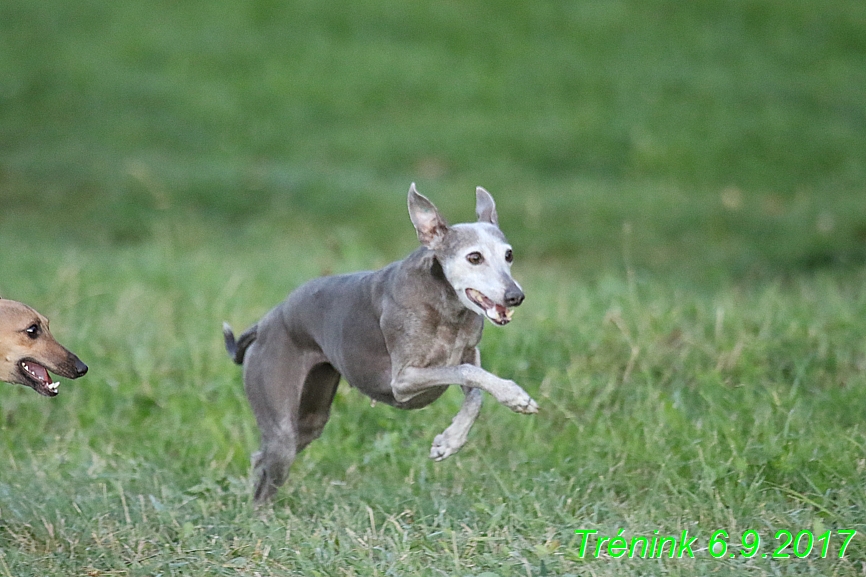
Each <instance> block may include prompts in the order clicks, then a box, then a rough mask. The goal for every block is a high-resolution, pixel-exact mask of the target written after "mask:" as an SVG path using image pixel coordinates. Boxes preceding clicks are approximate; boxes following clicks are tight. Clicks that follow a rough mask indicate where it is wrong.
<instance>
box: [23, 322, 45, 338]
mask: <svg viewBox="0 0 866 577" xmlns="http://www.w3.org/2000/svg"><path fill="white" fill-rule="evenodd" d="M25 332H26V333H27V336H28V337H30V338H31V339H35V338H38V337H39V335H40V334H42V329H40V328H39V325H30V326H29V327H27V329H25Z"/></svg>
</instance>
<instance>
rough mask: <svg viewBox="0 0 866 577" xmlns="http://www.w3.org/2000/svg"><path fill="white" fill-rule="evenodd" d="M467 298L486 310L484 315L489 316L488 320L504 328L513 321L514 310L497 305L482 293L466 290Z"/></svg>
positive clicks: (470, 289)
mask: <svg viewBox="0 0 866 577" xmlns="http://www.w3.org/2000/svg"><path fill="white" fill-rule="evenodd" d="M466 296H467V297H469V300H471V301H472V302H474V303H475V304H477V305H478V306H479V307H481V308H482V309H484V314H485V315H487V318H488V319H490V321H491V322H493V323H495V324H497V325H499V326H503V325H507V324H508V323H509V322H510V321H511V315H512V314H514V311H513V310H512V309H509V308H507V307H504V306H502V305H499V304H496V303H495V302H493V301H492V300H491V299H489V298H488V297H486V296H485V295H483V294H482V293H481V292H480V291H477V290H475V289H472V288H468V289H466Z"/></svg>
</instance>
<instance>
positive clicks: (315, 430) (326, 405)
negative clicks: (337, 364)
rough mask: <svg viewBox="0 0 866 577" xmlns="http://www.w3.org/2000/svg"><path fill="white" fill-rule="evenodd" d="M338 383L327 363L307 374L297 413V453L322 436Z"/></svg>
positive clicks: (334, 372) (336, 374) (333, 370)
mask: <svg viewBox="0 0 866 577" xmlns="http://www.w3.org/2000/svg"><path fill="white" fill-rule="evenodd" d="M339 383H340V373H338V372H337V370H336V369H334V367H332V366H331V365H330V364H329V363H319V364H318V365H315V366H314V367H313V368H312V369H310V372H309V373H307V378H306V379H305V380H304V390H303V392H302V393H301V406H300V409H299V411H298V444H297V446H298V452H301V451H302V450H303V449H304V447H306V446H307V445H309V444H310V443H311V442H312V441H313V440H315V439H318V438H319V435H321V434H322V429H324V428H325V424H326V423H327V422H328V417H330V416H331V403H332V402H333V401H334V395H335V394H336V392H337V385H338V384H339Z"/></svg>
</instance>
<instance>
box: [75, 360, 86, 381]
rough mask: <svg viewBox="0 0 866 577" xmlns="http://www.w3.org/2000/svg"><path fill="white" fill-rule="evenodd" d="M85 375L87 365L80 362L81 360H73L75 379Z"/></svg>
mask: <svg viewBox="0 0 866 577" xmlns="http://www.w3.org/2000/svg"><path fill="white" fill-rule="evenodd" d="M85 373H87V365H85V364H84V363H82V362H81V359H75V377H76V378H78V377H83V376H84V375H85Z"/></svg>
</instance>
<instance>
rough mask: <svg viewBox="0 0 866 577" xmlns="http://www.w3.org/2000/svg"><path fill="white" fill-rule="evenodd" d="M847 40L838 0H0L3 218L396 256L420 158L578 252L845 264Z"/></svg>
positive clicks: (751, 269) (855, 197)
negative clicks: (304, 242)
mask: <svg viewBox="0 0 866 577" xmlns="http://www.w3.org/2000/svg"><path fill="white" fill-rule="evenodd" d="M864 61H866V6H864V4H863V2H861V1H859V0H834V1H833V2H831V3H823V4H821V6H820V7H816V6H815V4H814V3H813V2H807V1H805V0H793V1H790V0H784V1H782V0H777V1H774V0H724V1H722V0H719V1H712V0H704V1H700V2H688V3H682V2H671V1H663V0H650V1H642V2H629V1H618V0H604V1H601V2H586V1H574V2H572V1H569V2H556V1H552V2H541V3H532V4H529V3H525V2H513V1H503V2H497V3H496V4H491V3H487V2H480V1H468V2H460V3H457V2H450V1H431V2H416V3H405V2H399V1H395V0H368V1H363V2H356V3H352V4H351V5H345V4H343V3H335V2H305V1H291V2H277V1H269V0H256V1H252V2H229V1H225V0H216V1H214V0H210V1H207V2H203V1H188V2H182V3H177V2H156V3H148V4H141V3H135V2H107V1H103V0H88V1H83V2H76V3H74V4H71V3H66V2H58V1H54V0H47V1H40V2H33V1H31V0H5V1H4V2H3V3H2V4H0V206H2V213H0V226H2V228H3V229H5V230H10V231H11V230H12V229H15V233H14V234H19V233H23V231H22V229H26V228H28V227H30V226H33V225H34V224H36V223H38V225H37V226H38V227H39V228H40V230H41V235H40V236H43V237H45V236H47V237H52V238H61V239H62V240H63V242H72V243H85V244H86V243H107V244H135V243H141V242H146V241H147V240H149V239H152V238H153V236H154V235H156V234H158V230H159V229H158V226H156V223H164V222H166V221H173V222H178V223H186V222H188V221H189V220H191V219H193V220H197V221H200V222H202V223H204V225H205V227H206V228H213V229H214V230H224V231H228V232H230V233H231V234H237V233H240V232H242V231H245V230H250V229H254V230H258V229H261V228H266V229H268V231H269V232H268V236H272V235H281V234H289V235H291V231H292V229H293V228H294V227H300V226H306V224H312V225H313V230H323V231H332V230H334V229H339V230H348V231H349V232H348V234H350V235H352V236H353V237H354V238H357V239H358V242H362V243H369V245H370V246H371V247H373V248H374V249H376V250H379V251H382V252H384V255H385V258H387V259H390V258H394V257H397V256H399V255H400V254H402V252H403V251H404V250H405V249H407V248H409V247H411V245H412V242H413V241H412V238H411V229H408V227H407V226H406V222H407V220H406V219H405V214H404V210H403V204H404V202H403V201H404V195H405V192H406V189H407V187H408V183H409V182H410V181H412V180H416V181H418V184H419V189H420V190H421V191H422V192H424V193H427V194H428V195H429V196H430V197H431V198H433V199H434V201H436V202H438V203H439V204H440V207H441V208H443V210H444V211H445V212H446V214H448V215H452V216H451V218H452V220H459V219H462V218H465V216H466V215H467V214H471V212H470V210H471V209H470V207H471V206H472V204H471V193H472V187H473V186H475V185H477V184H480V185H484V186H486V187H487V188H488V189H489V190H491V191H492V192H493V193H494V195H495V196H496V198H497V199H498V201H499V204H500V212H501V214H502V216H503V221H504V226H505V227H506V230H507V232H508V234H509V236H510V237H511V239H512V240H513V242H514V243H515V245H516V246H518V247H519V250H520V253H521V255H522V256H530V257H533V258H535V259H553V260H557V261H560V262H562V261H567V262H569V263H570V264H572V265H574V266H575V267H577V270H578V271H580V272H587V273H592V272H595V271H603V270H608V269H611V268H619V267H621V265H622V260H623V250H624V248H627V247H626V245H627V244H629V243H630V244H631V247H630V249H628V250H630V251H631V255H630V258H632V259H633V261H634V262H633V264H634V265H635V266H637V267H639V268H644V269H646V270H649V271H658V272H670V271H680V272H688V273H689V274H690V275H691V276H693V277H701V276H704V275H707V274H722V275H728V274H732V275H736V276H742V275H752V274H762V273H764V272H771V273H775V272H779V271H787V272H791V271H796V270H801V269H814V268H820V267H826V266H836V265H851V264H859V263H862V262H863V261H864V256H866V162H864V159H866V67H864V66H863V62H864ZM624 223H628V224H627V226H626V231H627V233H626V234H625V235H624V233H623V225H624ZM628 231H630V232H628ZM324 234H328V233H327V232H326V233H324ZM201 242H204V240H203V239H202V240H201ZM256 242H260V239H256Z"/></svg>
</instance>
